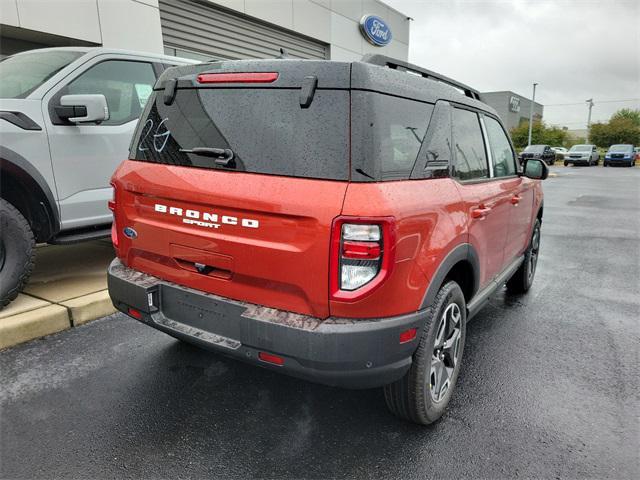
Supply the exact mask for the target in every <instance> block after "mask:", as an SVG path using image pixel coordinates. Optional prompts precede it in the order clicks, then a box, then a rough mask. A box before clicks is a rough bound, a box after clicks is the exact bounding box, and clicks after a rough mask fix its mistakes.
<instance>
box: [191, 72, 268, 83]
mask: <svg viewBox="0 0 640 480" xmlns="http://www.w3.org/2000/svg"><path fill="white" fill-rule="evenodd" d="M277 79H278V74H277V73H276V72H238V73H201V74H200V75H198V83H273V82H275V81H276V80H277Z"/></svg>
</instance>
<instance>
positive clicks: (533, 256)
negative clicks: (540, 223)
mask: <svg viewBox="0 0 640 480" xmlns="http://www.w3.org/2000/svg"><path fill="white" fill-rule="evenodd" d="M539 251H540V228H535V229H534V231H533V237H532V238H531V247H530V251H529V268H528V277H529V280H531V279H532V278H533V275H534V274H535V273H536V266H537V264H538V252H539Z"/></svg>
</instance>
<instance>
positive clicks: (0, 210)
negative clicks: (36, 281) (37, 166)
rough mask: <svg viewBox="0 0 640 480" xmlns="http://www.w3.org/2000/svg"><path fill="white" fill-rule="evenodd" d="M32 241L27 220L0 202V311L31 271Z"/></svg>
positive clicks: (19, 289)
mask: <svg viewBox="0 0 640 480" xmlns="http://www.w3.org/2000/svg"><path fill="white" fill-rule="evenodd" d="M35 255H36V252H35V239H34V237H33V232H32V231H31V227H30V226H29V223H28V222H27V220H26V219H25V218H24V217H23V216H22V214H21V213H20V212H19V211H18V210H17V209H16V208H15V207H14V206H13V205H11V204H10V203H9V202H7V201H6V200H4V199H2V198H0V309H2V308H3V307H5V306H6V305H8V304H9V302H11V301H12V300H14V299H15V298H16V297H17V296H18V293H20V291H21V290H22V289H23V288H24V285H25V284H26V283H27V280H28V279H29V277H30V276H31V272H32V271H33V265H34V262H35Z"/></svg>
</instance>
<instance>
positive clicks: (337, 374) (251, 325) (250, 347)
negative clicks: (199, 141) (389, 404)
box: [108, 259, 424, 388]
mask: <svg viewBox="0 0 640 480" xmlns="http://www.w3.org/2000/svg"><path fill="white" fill-rule="evenodd" d="M108 284H109V294H110V296H111V299H112V301H113V304H114V306H115V307H116V308H117V309H118V310H120V311H122V312H124V313H128V310H129V308H134V309H136V310H138V311H139V312H140V313H141V318H140V319H139V320H140V321H141V322H143V323H145V324H147V325H149V326H151V327H154V328H156V329H158V330H161V331H163V332H165V333H168V334H170V335H172V336H175V337H177V338H180V339H183V340H185V341H187V342H190V343H193V344H196V345H199V346H201V347H204V348H206V349H209V350H212V351H215V352H218V353H222V354H224V355H227V356H230V357H233V358H236V359H238V360H242V361H245V362H249V363H252V364H255V365H259V366H262V367H265V368H269V369H271V370H275V371H280V372H282V373H286V374H289V375H292V376H295V377H299V378H302V379H305V380H309V381H312V382H316V383H322V384H326V385H331V386H339V387H344V388H373V387H378V386H382V385H386V384H389V383H392V382H394V381H396V380H398V379H400V378H401V377H402V376H403V375H404V374H405V373H406V372H407V370H408V369H409V367H410V366H411V359H412V355H413V352H414V351H415V349H416V347H417V345H418V340H419V338H420V333H421V327H422V323H423V322H422V319H423V318H424V317H423V313H424V312H415V313H411V314H407V315H401V316H398V317H390V318H381V319H374V320H371V319H367V320H353V319H339V318H333V317H330V318H327V319H325V320H321V319H318V318H314V317H310V316H305V315H300V314H295V313H290V312H286V311H283V310H276V309H272V308H268V307H262V306H259V305H254V304H249V303H244V302H239V301H236V300H231V299H228V298H223V297H219V296H217V295H213V294H208V293H204V292H200V291H197V290H193V289H190V288H187V287H182V286H179V285H176V284H174V283H171V282H167V281H164V280H161V279H159V278H156V277H153V276H151V275H147V274H145V273H142V272H138V271H136V270H133V269H130V268H128V267H125V266H124V265H123V264H122V263H121V262H120V260H118V259H115V260H114V261H113V262H112V263H111V265H110V266H109V272H108ZM410 328H417V329H418V334H417V336H416V338H415V339H414V340H412V341H410V342H408V343H405V344H400V343H399V336H400V333H401V332H404V331H405V330H408V329H410ZM260 352H265V353H268V354H275V355H277V356H279V357H281V358H282V359H283V360H284V361H283V364H282V365H280V366H278V365H273V364H271V363H267V362H264V361H262V360H260V359H259V358H258V354H259V353H260Z"/></svg>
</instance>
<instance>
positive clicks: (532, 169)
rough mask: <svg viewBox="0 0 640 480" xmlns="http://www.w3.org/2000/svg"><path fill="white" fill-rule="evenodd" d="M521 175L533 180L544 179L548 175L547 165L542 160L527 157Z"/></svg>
mask: <svg viewBox="0 0 640 480" xmlns="http://www.w3.org/2000/svg"><path fill="white" fill-rule="evenodd" d="M523 175H524V176H525V177H527V178H531V179H533V180H544V179H546V178H547V177H548V176H549V167H548V166H547V164H546V163H544V162H543V161H542V160H538V159H537V158H528V159H527V160H526V161H525V162H524V168H523Z"/></svg>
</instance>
